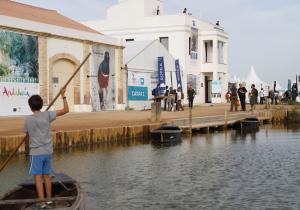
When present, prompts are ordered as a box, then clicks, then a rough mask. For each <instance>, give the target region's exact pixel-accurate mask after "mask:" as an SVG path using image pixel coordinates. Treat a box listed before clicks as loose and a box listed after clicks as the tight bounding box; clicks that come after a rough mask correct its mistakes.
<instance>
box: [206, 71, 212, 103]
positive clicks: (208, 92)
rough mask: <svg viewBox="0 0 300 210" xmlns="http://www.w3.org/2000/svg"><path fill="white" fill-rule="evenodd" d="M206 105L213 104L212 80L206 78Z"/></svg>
mask: <svg viewBox="0 0 300 210" xmlns="http://www.w3.org/2000/svg"><path fill="white" fill-rule="evenodd" d="M205 103H211V80H210V79H209V77H208V76H205Z"/></svg>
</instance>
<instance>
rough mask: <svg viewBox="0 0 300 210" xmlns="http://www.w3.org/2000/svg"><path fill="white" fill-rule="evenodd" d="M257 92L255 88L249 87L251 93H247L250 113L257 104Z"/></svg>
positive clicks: (253, 86)
mask: <svg viewBox="0 0 300 210" xmlns="http://www.w3.org/2000/svg"><path fill="white" fill-rule="evenodd" d="M257 97H258V91H257V89H256V88H255V85H254V84H252V85H251V92H250V93H249V98H250V105H251V111H254V109H255V105H256V104H257Z"/></svg>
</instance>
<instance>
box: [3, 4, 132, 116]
mask: <svg viewBox="0 0 300 210" xmlns="http://www.w3.org/2000/svg"><path fill="white" fill-rule="evenodd" d="M89 53H92V55H91V56H90V57H89V59H88V60H87V62H86V63H85V64H84V65H83V67H82V68H81V70H80V72H79V73H78V74H77V75H76V76H75V77H74V79H73V80H72V82H71V83H70V84H69V85H68V88H67V92H66V96H67V98H68V102H69V107H70V111H91V110H94V111H100V110H104V109H105V110H107V109H124V108H125V102H126V101H125V100H126V99H125V96H126V95H125V92H124V89H125V78H124V75H123V74H122V73H121V67H122V66H123V60H122V58H123V46H122V42H121V40H120V39H117V38H115V37H109V36H106V35H103V34H102V33H100V32H98V31H95V30H93V29H91V28H89V27H87V26H85V25H83V24H81V23H78V22H76V21H74V20H71V19H69V18H67V17H65V16H63V15H61V14H59V13H58V12H56V11H54V10H48V9H43V8H39V7H34V6H30V5H26V4H22V3H18V2H14V1H9V0H0V90H1V93H5V94H1V95H0V101H1V103H0V116H6V115H23V114H29V113H31V111H30V109H29V107H28V104H27V100H28V97H29V96H30V95H32V94H40V95H41V96H42V98H43V100H44V105H45V106H47V105H48V104H49V103H50V102H51V101H52V100H53V99H54V97H55V96H56V95H57V93H58V92H59V90H60V88H61V87H62V86H63V85H64V84H65V83H66V82H67V80H68V79H69V78H70V76H71V75H72V74H73V72H74V71H75V70H76V69H77V67H78V66H79V64H80V63H81V62H82V61H83V60H84V58H85V57H86V56H87V55H88V54H89ZM106 55H108V56H106ZM106 57H108V59H107V60H109V61H108V62H109V63H108V64H105V65H102V63H103V61H104V58H106ZM101 62H102V63H101ZM100 65H102V66H105V68H106V69H105V71H106V72H108V73H107V74H106V75H105V76H106V77H107V78H108V77H109V79H106V81H105V82H106V84H105V87H104V88H102V89H103V90H100V89H101V87H99V84H100V79H99V72H100ZM107 69H108V70H107ZM97 74H98V75H97ZM88 76H91V77H88ZM97 76H98V79H97ZM102 86H103V85H102ZM101 91H102V92H101ZM100 97H102V102H101V98H100ZM101 103H102V104H101ZM60 106H62V102H61V100H58V101H57V102H56V103H55V104H54V106H53V108H56V109H57V108H59V107H60Z"/></svg>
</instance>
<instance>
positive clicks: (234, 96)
mask: <svg viewBox="0 0 300 210" xmlns="http://www.w3.org/2000/svg"><path fill="white" fill-rule="evenodd" d="M237 92H238V90H237V88H236V86H235V84H233V85H232V86H231V88H230V111H231V112H233V108H234V111H237V100H238V93H237Z"/></svg>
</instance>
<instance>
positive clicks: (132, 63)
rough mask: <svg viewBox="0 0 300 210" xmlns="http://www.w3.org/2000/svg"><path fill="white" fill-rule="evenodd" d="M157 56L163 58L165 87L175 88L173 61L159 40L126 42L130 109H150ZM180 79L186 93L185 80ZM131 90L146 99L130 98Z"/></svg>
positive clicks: (154, 84) (125, 52)
mask: <svg viewBox="0 0 300 210" xmlns="http://www.w3.org/2000/svg"><path fill="white" fill-rule="evenodd" d="M159 56H162V57H163V58H164V65H165V76H166V85H167V86H169V87H170V86H173V87H174V88H176V87H177V82H176V74H175V59H174V57H173V56H172V55H171V54H170V53H169V51H168V50H167V49H166V48H165V47H164V46H163V45H162V44H161V43H160V42H159V40H153V41H132V42H126V45H125V49H124V64H126V65H127V68H128V91H129V92H128V93H129V100H128V106H129V107H130V108H133V109H145V108H146V109H148V108H150V105H151V104H150V103H151V101H150V100H149V99H150V98H152V94H151V91H152V89H153V88H155V87H156V84H157V65H158V61H157V60H158V57H159ZM179 62H180V61H179ZM181 70H182V67H181ZM181 79H182V85H183V91H184V92H186V86H187V85H186V80H185V78H184V77H182V78H181ZM141 81H142V82H141ZM131 88H133V89H134V90H137V92H138V91H139V90H140V91H141V92H140V93H138V94H144V95H147V99H146V97H131V98H130V93H131V92H130V91H131ZM143 91H144V92H143ZM146 92H147V94H146Z"/></svg>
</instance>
